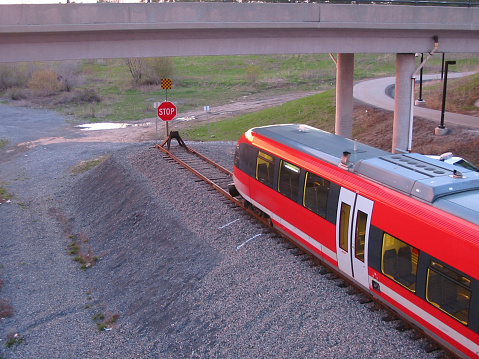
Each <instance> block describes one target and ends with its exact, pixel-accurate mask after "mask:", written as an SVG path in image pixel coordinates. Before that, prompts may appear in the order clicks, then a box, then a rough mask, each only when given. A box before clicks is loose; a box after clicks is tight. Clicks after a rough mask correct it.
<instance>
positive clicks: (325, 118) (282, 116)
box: [185, 90, 335, 141]
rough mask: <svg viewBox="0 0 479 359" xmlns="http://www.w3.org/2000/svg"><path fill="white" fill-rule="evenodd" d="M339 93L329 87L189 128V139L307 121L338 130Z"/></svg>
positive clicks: (225, 137) (232, 137)
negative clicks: (288, 100)
mask: <svg viewBox="0 0 479 359" xmlns="http://www.w3.org/2000/svg"><path fill="white" fill-rule="evenodd" d="M334 118H335V92H334V90H329V91H325V92H322V93H320V94H317V95H313V96H308V97H305V98H302V99H299V100H295V101H291V102H287V103H285V104H283V105H281V106H276V107H272V108H268V109H265V110H261V111H257V112H254V113H249V114H246V115H241V116H238V117H235V118H232V119H228V120H224V121H218V122H214V123H210V133H211V134H212V135H213V136H214V138H211V137H209V136H208V126H207V125H202V126H198V127H196V128H193V129H190V130H185V138H188V139H189V140H197V141H211V140H214V141H236V140H238V138H239V137H240V136H241V134H243V133H244V132H245V131H246V130H248V129H250V128H252V127H257V126H266V125H271V124H281V123H304V124H308V125H311V126H314V127H317V128H320V129H323V130H325V131H334Z"/></svg>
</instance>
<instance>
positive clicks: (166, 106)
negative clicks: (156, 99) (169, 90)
mask: <svg viewBox="0 0 479 359" xmlns="http://www.w3.org/2000/svg"><path fill="white" fill-rule="evenodd" d="M157 114H158V117H159V118H160V119H162V120H163V121H165V125H166V136H168V134H169V132H168V122H169V121H171V120H172V119H174V118H175V116H176V106H175V105H174V104H173V103H172V102H170V101H165V102H162V103H160V105H159V106H158V108H157Z"/></svg>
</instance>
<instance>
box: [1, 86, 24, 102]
mask: <svg viewBox="0 0 479 359" xmlns="http://www.w3.org/2000/svg"><path fill="white" fill-rule="evenodd" d="M6 96H7V97H8V98H9V99H11V100H14V101H19V100H24V99H26V98H28V96H27V93H26V92H25V90H23V89H21V88H19V87H11V88H9V89H8V90H7V92H6Z"/></svg>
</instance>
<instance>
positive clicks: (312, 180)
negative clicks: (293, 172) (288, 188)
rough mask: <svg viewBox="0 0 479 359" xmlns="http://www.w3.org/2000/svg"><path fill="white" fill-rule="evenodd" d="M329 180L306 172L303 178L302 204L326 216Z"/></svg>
mask: <svg viewBox="0 0 479 359" xmlns="http://www.w3.org/2000/svg"><path fill="white" fill-rule="evenodd" d="M329 186H330V182H329V181H328V180H325V179H324V178H321V177H319V176H317V175H315V174H314V173H310V172H307V173H306V179H305V180H304V196H303V206H304V207H306V208H307V209H309V210H310V211H313V212H314V213H316V214H318V215H320V216H321V217H323V218H326V208H327V206H328V194H329Z"/></svg>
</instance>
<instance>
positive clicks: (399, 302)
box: [233, 125, 479, 358]
mask: <svg viewBox="0 0 479 359" xmlns="http://www.w3.org/2000/svg"><path fill="white" fill-rule="evenodd" d="M455 169H456V167H455V166H453V165H450V164H446V163H443V162H440V161H438V160H434V159H430V158H428V157H426V156H422V155H418V154H401V155H397V154H391V153H389V152H385V151H381V150H378V149H375V148H372V147H369V146H366V145H363V144H360V143H355V142H353V141H350V140H347V139H344V138H342V137H339V136H335V135H332V134H330V133H326V132H323V131H320V130H317V129H314V128H312V127H309V126H304V125H277V126H266V127H259V128H254V129H251V130H249V131H248V132H246V133H245V134H244V135H243V136H242V137H241V139H240V140H239V141H238V145H237V148H236V154H235V163H234V170H233V173H234V183H235V187H236V189H237V190H238V192H239V193H240V194H241V196H242V197H243V198H244V199H245V200H247V201H248V202H250V203H251V204H252V205H254V206H256V207H257V208H259V209H260V210H261V211H263V212H264V213H265V214H267V215H268V216H269V217H270V218H271V221H272V222H273V224H274V225H275V226H276V227H277V228H279V229H280V230H282V231H283V232H285V233H286V234H288V235H289V236H290V237H291V238H293V239H294V240H295V241H296V242H297V243H298V244H299V245H301V246H303V247H305V248H307V249H308V250H309V251H310V252H312V253H314V254H315V255H316V256H317V257H319V258H321V259H322V260H324V261H326V262H328V263H329V264H330V265H331V266H334V267H336V268H337V269H338V270H339V271H340V272H342V273H343V274H344V275H345V276H347V277H349V278H350V279H351V280H353V281H355V282H356V283H357V284H358V285H360V286H362V287H363V288H364V289H365V290H367V291H368V292H369V293H370V294H371V295H373V296H374V297H376V298H378V299H379V300H380V301H382V302H384V303H386V304H387V305H388V306H389V307H391V308H392V309H393V310H395V311H397V312H398V313H400V314H401V315H402V316H404V317H406V318H408V319H409V320H410V321H412V322H413V323H415V325H417V326H418V327H420V328H422V329H423V330H424V331H426V332H427V333H428V334H429V335H430V336H431V337H433V338H435V339H436V340H437V341H439V342H441V343H442V344H443V345H444V346H445V347H447V348H448V349H450V350H451V351H453V352H454V353H455V354H456V355H458V356H460V357H468V358H478V357H479V266H478V260H479V173H477V172H474V171H468V170H464V171H463V172H462V173H460V172H457V171H455Z"/></svg>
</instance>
